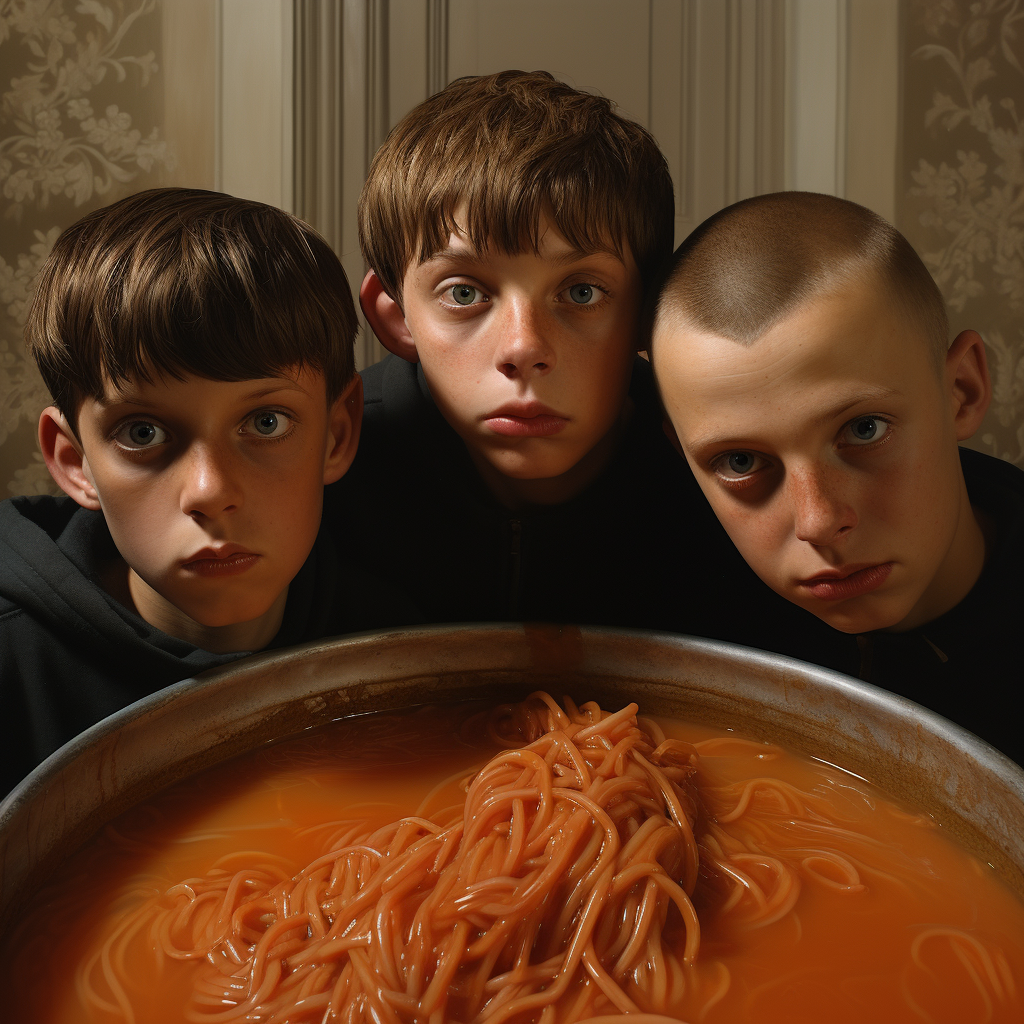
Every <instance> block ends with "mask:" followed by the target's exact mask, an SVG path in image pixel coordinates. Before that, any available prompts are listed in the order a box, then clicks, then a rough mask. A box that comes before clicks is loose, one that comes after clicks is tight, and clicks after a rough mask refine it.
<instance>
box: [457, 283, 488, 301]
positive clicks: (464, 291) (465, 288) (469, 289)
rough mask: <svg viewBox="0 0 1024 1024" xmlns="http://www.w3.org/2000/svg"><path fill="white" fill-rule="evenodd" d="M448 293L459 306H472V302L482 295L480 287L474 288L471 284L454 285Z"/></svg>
mask: <svg viewBox="0 0 1024 1024" xmlns="http://www.w3.org/2000/svg"><path fill="white" fill-rule="evenodd" d="M450 295H451V297H452V299H453V300H454V301H455V302H457V303H458V304H459V305H460V306H472V305H473V303H474V302H478V301H479V300H480V299H481V298H482V297H483V293H482V292H481V291H480V289H479V288H474V287H473V286H472V285H471V284H457V285H454V286H453V287H452V288H451V290H450Z"/></svg>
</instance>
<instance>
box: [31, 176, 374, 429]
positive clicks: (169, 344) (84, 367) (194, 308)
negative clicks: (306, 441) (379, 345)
mask: <svg viewBox="0 0 1024 1024" xmlns="http://www.w3.org/2000/svg"><path fill="white" fill-rule="evenodd" d="M355 332H356V316H355V309H354V306H353V303H352V294H351V291H350V290H349V286H348V280H347V279H346V277H345V271H344V270H343V269H342V266H341V263H340V262H339V260H338V258H337V256H335V254H334V253H333V252H332V251H331V248H330V246H329V245H328V244H327V243H326V242H325V241H324V239H323V238H321V237H320V235H318V234H317V233H316V232H315V231H314V230H313V229H312V228H311V227H309V226H308V225H307V224H304V223H302V221H300V220H298V219H296V218H295V217H293V216H291V215H290V214H288V213H285V212H284V211H282V210H278V209H275V208H274V207H272V206H266V205H264V204H263V203H256V202H251V201H249V200H246V199H235V198H234V197H233V196H228V195H223V194H221V193H219V192H205V191H201V190H199V189H182V188H161V189H153V190H151V191H148V192H140V193H139V194H137V195H134V196H129V197H128V198H127V199H122V200H121V201H120V202H117V203H113V204H112V205H110V206H106V207H104V208H103V209H100V210H96V211H95V212H94V213H90V214H88V215H87V216H85V217H83V218H82V219H81V220H80V221H78V222H77V223H75V224H73V225H72V226H71V227H70V228H68V229H67V230H66V231H64V232H63V233H62V234H61V235H60V237H59V238H58V239H57V241H56V243H55V245H54V247H53V251H52V252H51V253H50V256H49V257H48V258H47V260H46V262H45V263H44V264H43V269H42V271H41V273H40V276H39V282H38V286H37V289H36V294H35V298H34V300H33V302H32V306H31V309H30V311H29V315H28V322H27V324H26V327H25V337H26V340H27V342H28V347H29V350H30V351H31V353H32V355H33V356H34V357H35V360H36V363H37V364H38V366H39V370H40V373H41V374H42V376H43V380H44V381H45V382H46V386H47V387H48V388H49V389H50V394H51V395H52V396H53V400H54V404H55V405H56V406H57V407H58V408H59V409H60V410H61V412H63V413H64V415H65V416H66V417H67V418H68V420H69V422H70V423H71V425H72V427H74V425H75V419H76V416H77V413H78V409H79V407H80V405H81V403H82V401H83V400H84V399H85V398H87V397H92V398H100V397H102V395H103V393H104V388H105V385H106V383H107V382H110V383H111V384H112V385H113V386H114V387H115V388H116V387H119V386H121V385H122V384H124V383H125V382H127V381H130V380H145V381H152V380H153V379H154V377H159V376H161V375H165V374H166V375H169V376H171V377H175V378H177V379H181V378H182V377H184V376H185V375H186V374H195V375H197V376H200V377H206V378H209V379H211V380H223V381H239V380H254V379H257V378H260V377H268V376H277V375H278V374H279V373H280V371H282V370H284V369H286V368H290V367H293V366H306V367H309V368H312V369H315V370H319V371H320V372H322V373H323V375H324V379H325V382H326V385H327V397H328V400H329V401H333V400H334V399H335V398H337V396H338V395H339V394H340V393H341V392H342V390H343V389H344V388H345V386H346V385H347V384H348V382H349V381H350V380H351V378H352V375H353V374H354V372H355V366H354V360H353V352H352V343H353V340H354V338H355Z"/></svg>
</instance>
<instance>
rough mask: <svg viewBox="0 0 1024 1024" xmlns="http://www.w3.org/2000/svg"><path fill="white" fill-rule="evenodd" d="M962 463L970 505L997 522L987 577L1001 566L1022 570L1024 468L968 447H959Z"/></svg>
mask: <svg viewBox="0 0 1024 1024" xmlns="http://www.w3.org/2000/svg"><path fill="white" fill-rule="evenodd" d="M960 464H961V466H962V467H963V471H964V481H965V483H966V484H967V493H968V495H969V496H970V499H971V505H972V506H973V507H974V508H976V509H980V510H982V511H983V512H987V513H988V514H989V516H991V517H992V520H993V522H994V524H995V529H996V543H995V547H994V549H993V551H991V552H990V553H989V556H988V563H989V564H988V565H987V566H986V571H985V574H984V576H987V575H990V574H991V570H994V569H998V568H999V565H1002V566H1003V567H1004V569H1005V570H1006V571H1009V567H1015V569H1016V570H1019V569H1020V566H1021V562H1022V561H1024V470H1021V469H1019V468H1018V467H1017V466H1015V465H1013V464H1012V463H1010V462H1006V461H1005V460H1004V459H996V458H993V457H992V456H991V455H985V454H984V453H983V452H976V451H972V450H971V449H968V448H961V449H960ZM993 563H998V564H997V565H993ZM1006 571H1004V572H1003V573H999V572H996V573H995V574H996V575H1005V574H1006Z"/></svg>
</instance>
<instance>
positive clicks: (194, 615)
mask: <svg viewBox="0 0 1024 1024" xmlns="http://www.w3.org/2000/svg"><path fill="white" fill-rule="evenodd" d="M272 603H273V602H271V604H272ZM269 610H270V604H268V605H260V606H259V607H248V608H240V607H239V606H238V604H236V603H233V604H231V605H230V606H228V607H226V608H197V609H196V610H195V611H190V612H187V613H186V614H187V615H188V616H189V618H191V619H193V620H194V621H195V622H198V623H199V625H200V626H205V627H206V628H207V629H217V628H219V627H222V626H241V625H242V624H243V623H246V622H252V621H253V619H258V618H259V617H260V616H261V615H265V614H266V613H267V611H269Z"/></svg>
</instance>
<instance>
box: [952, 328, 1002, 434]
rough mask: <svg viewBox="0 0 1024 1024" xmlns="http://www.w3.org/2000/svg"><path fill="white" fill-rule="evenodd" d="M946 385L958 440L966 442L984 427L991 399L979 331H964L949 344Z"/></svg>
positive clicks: (990, 388)
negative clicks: (983, 421)
mask: <svg viewBox="0 0 1024 1024" xmlns="http://www.w3.org/2000/svg"><path fill="white" fill-rule="evenodd" d="M946 387H947V388H948V391H949V394H950V397H951V401H952V409H953V423H954V425H955V427H956V439H957V440H958V441H966V440H967V438H969V437H971V436H972V435H973V434H974V432H975V431H976V430H977V429H978V428H979V427H980V426H981V421H982V420H983V419H984V418H985V412H986V410H987V409H988V404H989V402H990V401H991V400H992V381H991V379H990V378H989V375H988V361H987V360H986V358H985V342H984V341H983V340H982V338H981V335H980V334H979V333H978V332H977V331H961V332H960V333H959V334H958V335H957V336H956V338H955V339H954V340H953V344H952V345H950V346H949V351H948V352H947V353H946Z"/></svg>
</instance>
